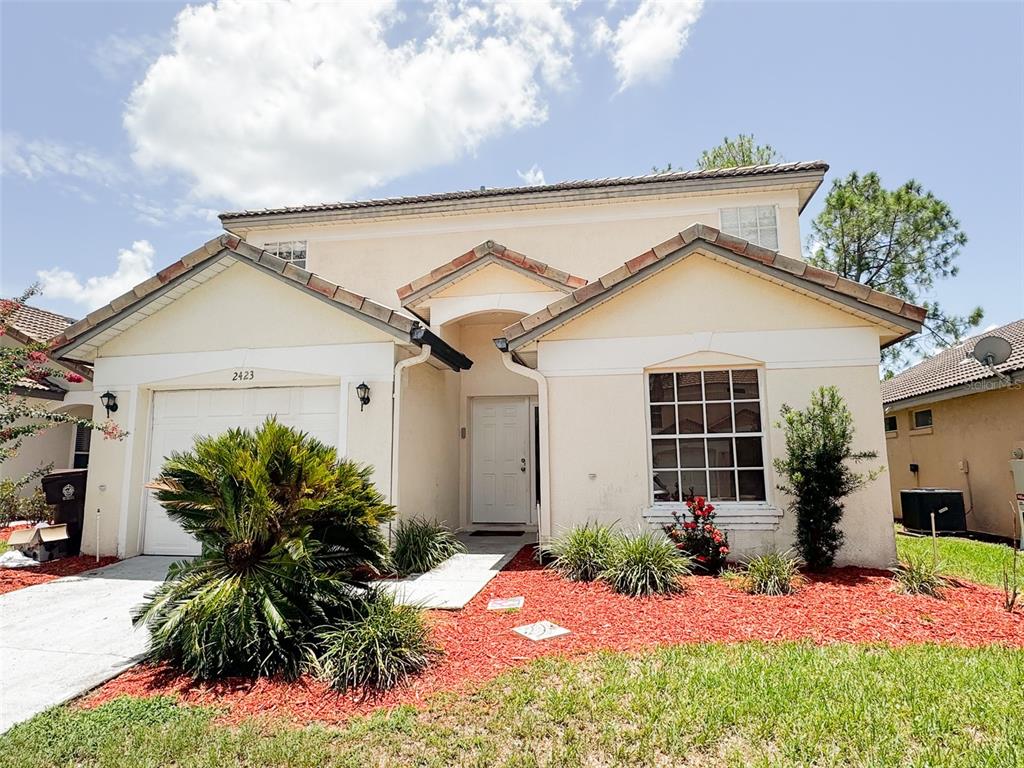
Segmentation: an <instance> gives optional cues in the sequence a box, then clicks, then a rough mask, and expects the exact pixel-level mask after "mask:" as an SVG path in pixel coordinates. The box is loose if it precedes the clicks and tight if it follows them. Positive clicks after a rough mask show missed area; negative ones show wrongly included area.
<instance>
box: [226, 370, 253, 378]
mask: <svg viewBox="0 0 1024 768" xmlns="http://www.w3.org/2000/svg"><path fill="white" fill-rule="evenodd" d="M255 378H256V374H255V373H254V372H253V371H252V369H249V370H247V371H232V373H231V380H232V381H252V380H253V379H255Z"/></svg>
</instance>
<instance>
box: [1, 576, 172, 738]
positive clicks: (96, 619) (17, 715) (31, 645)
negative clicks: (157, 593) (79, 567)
mask: <svg viewBox="0 0 1024 768" xmlns="http://www.w3.org/2000/svg"><path fill="white" fill-rule="evenodd" d="M175 559H176V558H172V557H149V556H147V557H133V558H131V559H129V560H125V561H123V562H120V563H115V564H114V565H109V566H107V567H106V568H100V569H98V570H95V571H91V572H89V573H86V574H82V575H81V576H68V577H66V578H63V579H56V580H54V581H50V582H47V583H45V584H37V585H36V586H34V587H27V588H25V589H19V590H17V591H15V592H10V593H8V594H6V595H2V596H0V732H3V731H6V730H7V729H8V728H10V727H11V726H12V725H14V724H15V723H18V722H21V721H22V720H27V719H28V718H30V717H32V715H34V714H36V713H38V712H42V711H43V710H44V709H48V708H49V707H52V706H55V705H57V704H61V703H62V702H65V701H67V700H68V699H71V698H74V697H75V696H79V695H81V694H82V693H84V692H86V691H88V690H89V689H91V688H93V687H95V686H97V685H99V684H100V683H102V682H104V681H106V680H109V679H110V678H111V677H114V675H116V674H118V673H119V672H122V671H123V670H125V669H127V668H128V667H130V666H132V665H133V664H134V663H135V661H136V659H137V657H138V656H139V655H140V654H141V653H142V652H143V651H144V650H145V647H146V641H147V633H146V631H145V630H136V629H134V628H133V627H132V623H131V610H132V608H134V607H135V606H136V605H138V604H139V603H140V602H141V601H142V598H143V596H144V595H145V594H146V593H147V592H149V591H150V590H151V589H153V588H154V587H155V586H157V585H158V584H159V583H160V582H162V581H163V579H164V576H165V575H166V573H167V567H168V566H169V565H170V564H171V563H172V562H174V560H175Z"/></svg>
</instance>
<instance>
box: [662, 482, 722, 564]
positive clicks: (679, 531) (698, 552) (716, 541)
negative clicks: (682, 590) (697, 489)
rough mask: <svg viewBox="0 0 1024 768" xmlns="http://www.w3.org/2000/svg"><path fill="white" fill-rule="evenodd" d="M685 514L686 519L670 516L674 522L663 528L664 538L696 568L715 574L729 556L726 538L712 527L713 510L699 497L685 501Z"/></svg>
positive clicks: (710, 505)
mask: <svg viewBox="0 0 1024 768" xmlns="http://www.w3.org/2000/svg"><path fill="white" fill-rule="evenodd" d="M686 511H687V515H680V514H679V513H678V512H673V513H672V517H673V518H674V519H675V522H672V523H668V524H667V525H665V526H664V528H665V534H666V535H667V536H668V537H669V538H670V539H671V540H672V541H674V542H675V543H676V546H677V547H678V548H679V549H680V550H682V551H683V552H685V553H686V554H688V555H689V556H690V557H692V558H693V562H694V565H695V566H696V567H697V568H699V569H700V570H702V571H706V572H707V573H711V574H716V573H718V572H719V571H721V570H722V567H723V566H724V565H725V558H726V557H727V556H728V554H729V537H728V535H727V534H726V533H725V531H723V530H721V529H720V528H719V527H718V526H717V525H715V507H714V505H713V504H709V503H708V502H707V501H705V499H704V497H703V496H695V497H694V496H691V497H690V498H688V499H687V500H686ZM687 517H689V519H687Z"/></svg>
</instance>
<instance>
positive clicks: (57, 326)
mask: <svg viewBox="0 0 1024 768" xmlns="http://www.w3.org/2000/svg"><path fill="white" fill-rule="evenodd" d="M74 322H75V320H74V318H71V317H65V316H64V315H58V314H57V313H56V312H50V311H49V310H47V309H40V308H39V307H32V306H29V305H28V304H22V305H21V306H20V307H18V309H16V310H14V312H13V313H11V316H10V317H9V318H8V321H7V323H8V327H9V328H14V329H15V330H16V331H20V332H21V333H23V334H24V335H25V336H27V337H28V338H29V339H31V340H32V341H38V342H46V341H49V340H50V339H52V338H53V337H54V336H56V335H57V334H58V333H60V332H61V331H63V330H64V329H65V328H67V327H68V326H69V325H71V324H72V323H74Z"/></svg>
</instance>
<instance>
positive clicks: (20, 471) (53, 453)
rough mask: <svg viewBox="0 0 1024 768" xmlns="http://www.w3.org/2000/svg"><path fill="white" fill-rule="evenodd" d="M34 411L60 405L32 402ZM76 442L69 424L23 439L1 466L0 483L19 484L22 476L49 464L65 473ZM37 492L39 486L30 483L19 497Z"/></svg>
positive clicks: (42, 401) (49, 402) (44, 401)
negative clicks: (10, 482)
mask: <svg viewBox="0 0 1024 768" xmlns="http://www.w3.org/2000/svg"><path fill="white" fill-rule="evenodd" d="M32 402H33V405H34V406H35V407H42V408H46V409H47V410H49V409H50V407H51V406H53V405H54V404H56V405H60V402H59V401H53V400H38V399H36V398H33V399H32ZM74 439H75V428H74V426H72V425H71V424H58V425H56V426H52V427H48V428H46V429H45V430H43V431H42V432H37V433H36V434H34V435H32V436H31V437H27V438H25V440H24V442H22V444H21V448H19V449H18V452H17V453H16V454H15V455H14V456H12V457H11V458H9V459H5V460H4V461H3V462H2V463H0V480H14V481H17V480H20V479H21V478H23V477H24V476H25V475H27V474H30V473H31V472H34V471H36V470H37V469H39V468H40V467H45V466H47V465H48V464H52V465H53V468H54V469H67V468H68V467H70V466H71V448H72V443H73V441H74ZM37 488H39V482H38V481H35V482H32V483H29V484H28V485H27V486H25V487H24V488H22V489H21V495H22V496H30V495H32V493H33V492H34V491H35V490H36V489H37Z"/></svg>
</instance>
